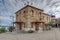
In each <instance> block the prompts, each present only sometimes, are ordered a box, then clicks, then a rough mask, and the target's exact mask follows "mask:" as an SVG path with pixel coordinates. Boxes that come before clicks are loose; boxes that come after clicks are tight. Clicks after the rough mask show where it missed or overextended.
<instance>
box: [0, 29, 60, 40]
mask: <svg viewBox="0 0 60 40" xmlns="http://www.w3.org/2000/svg"><path fill="white" fill-rule="evenodd" d="M0 40H60V28H53V29H52V30H49V31H41V32H38V33H25V34H24V33H14V32H13V33H3V34H0Z"/></svg>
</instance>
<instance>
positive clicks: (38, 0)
mask: <svg viewBox="0 0 60 40" xmlns="http://www.w3.org/2000/svg"><path fill="white" fill-rule="evenodd" d="M27 2H29V5H31V3H32V6H34V7H37V8H39V9H43V10H44V12H45V13H47V14H53V15H55V16H56V18H60V0H0V24H1V25H5V26H10V25H12V22H13V21H12V17H11V16H15V12H16V11H18V10H19V9H21V8H22V7H24V6H26V5H27ZM24 4H26V5H24Z"/></svg>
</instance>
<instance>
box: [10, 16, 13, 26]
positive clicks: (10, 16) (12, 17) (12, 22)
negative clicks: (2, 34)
mask: <svg viewBox="0 0 60 40" xmlns="http://www.w3.org/2000/svg"><path fill="white" fill-rule="evenodd" d="M10 18H11V19H12V24H13V25H12V26H13V27H14V16H10Z"/></svg>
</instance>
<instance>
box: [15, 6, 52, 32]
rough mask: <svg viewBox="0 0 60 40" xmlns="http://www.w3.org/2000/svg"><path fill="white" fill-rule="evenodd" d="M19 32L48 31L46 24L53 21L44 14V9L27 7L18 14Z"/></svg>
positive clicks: (17, 26)
mask: <svg viewBox="0 0 60 40" xmlns="http://www.w3.org/2000/svg"><path fill="white" fill-rule="evenodd" d="M15 14H16V22H15V23H16V29H17V30H34V31H38V30H40V29H46V26H45V24H48V23H49V22H50V21H51V16H50V15H49V14H46V13H44V11H43V10H42V9H39V8H36V7H33V6H31V5H26V6H25V7H23V8H21V9H20V10H18V11H17V12H16V13H15Z"/></svg>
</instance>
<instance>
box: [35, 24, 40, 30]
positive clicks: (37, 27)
mask: <svg viewBox="0 0 60 40" xmlns="http://www.w3.org/2000/svg"><path fill="white" fill-rule="evenodd" d="M35 30H36V31H38V30H39V23H35Z"/></svg>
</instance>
